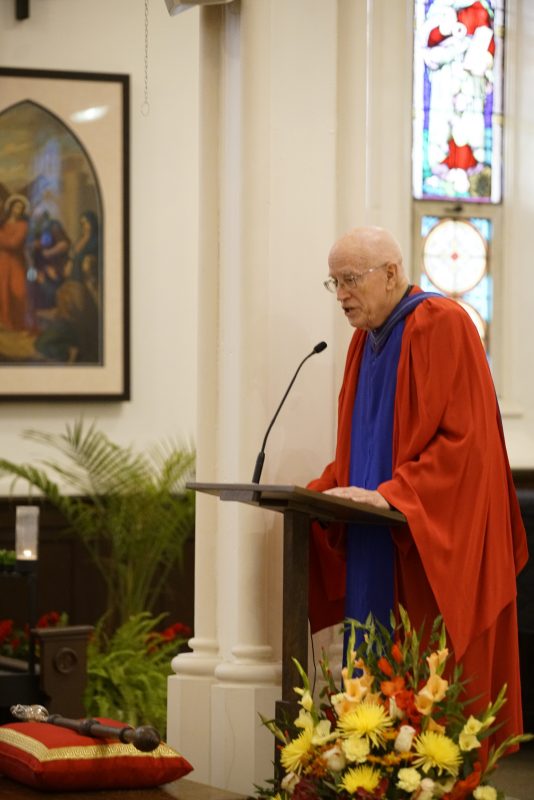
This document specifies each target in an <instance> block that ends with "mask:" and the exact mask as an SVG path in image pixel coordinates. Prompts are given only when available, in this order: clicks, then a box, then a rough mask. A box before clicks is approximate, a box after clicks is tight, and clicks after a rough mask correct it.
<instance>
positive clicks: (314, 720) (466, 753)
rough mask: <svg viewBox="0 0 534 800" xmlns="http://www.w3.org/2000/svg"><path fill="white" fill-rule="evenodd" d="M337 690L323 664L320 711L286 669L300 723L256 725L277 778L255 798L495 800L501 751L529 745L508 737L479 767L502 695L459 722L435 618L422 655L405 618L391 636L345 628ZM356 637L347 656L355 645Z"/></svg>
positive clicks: (366, 627) (373, 624)
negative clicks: (491, 778) (271, 739)
mask: <svg viewBox="0 0 534 800" xmlns="http://www.w3.org/2000/svg"><path fill="white" fill-rule="evenodd" d="M350 625H351V628H350V635H349V639H348V647H347V659H346V663H347V665H346V666H345V667H344V668H343V670H342V676H343V690H339V689H338V688H337V687H336V685H335V683H334V680H333V677H332V673H331V670H330V668H329V665H328V662H327V659H326V656H325V654H324V653H323V658H322V660H321V669H322V672H323V675H324V679H325V688H324V689H323V691H322V692H321V697H322V698H323V699H324V702H322V703H321V704H320V705H319V706H318V705H317V704H316V702H315V701H314V699H313V694H312V690H311V688H310V683H309V680H308V677H307V675H306V673H305V672H304V670H303V669H302V667H301V666H300V664H299V663H298V662H297V661H295V662H294V663H295V665H296V667H297V669H298V671H299V674H300V676H301V679H302V687H299V688H296V689H295V692H297V694H298V695H299V697H300V700H299V701H298V703H299V705H300V707H301V708H300V713H299V715H298V717H297V719H295V720H294V721H293V722H292V723H290V724H288V725H284V724H283V723H280V722H279V721H272V720H266V719H263V718H262V721H263V723H264V724H265V725H266V726H267V727H268V728H269V730H270V731H271V732H272V733H273V734H274V736H275V737H276V739H277V743H278V746H279V756H280V759H279V760H280V769H278V770H277V773H282V774H277V775H276V777H275V779H274V781H272V785H270V786H269V787H268V788H263V789H262V788H259V794H260V797H271V798H272V797H274V798H275V800H289V798H291V800H322V799H323V798H332V799H333V798H336V800H337V798H338V797H340V798H346V800H349V799H350V798H357V799H358V800H364V799H365V800H371V798H373V799H375V798H376V799H377V800H378V798H385V799H387V800H405V799H406V800H407V799H408V798H410V800H432V799H433V798H441V799H442V800H467V798H475V800H498V798H502V797H503V795H502V793H499V792H498V790H497V789H495V788H494V787H493V786H490V785H488V784H487V780H486V779H487V776H488V775H489V774H490V773H491V772H492V771H493V769H494V768H495V765H496V763H497V761H498V759H499V758H500V757H501V756H502V755H503V754H504V753H505V752H506V750H508V748H509V747H511V746H513V745H516V744H518V743H519V742H524V741H527V740H529V739H532V738H533V737H532V736H531V735H527V734H522V735H517V736H512V737H509V738H508V739H507V740H506V741H504V742H503V743H501V744H500V745H499V747H497V748H496V749H492V750H490V752H489V756H488V759H487V763H486V764H485V765H484V766H483V764H482V761H483V760H482V759H481V758H480V755H479V753H480V748H481V746H482V742H483V740H484V739H485V738H487V737H488V736H490V735H491V734H492V733H493V732H494V731H495V730H496V727H498V724H497V726H496V725H495V722H496V718H497V715H498V713H499V711H500V709H501V708H502V706H503V705H504V703H505V702H506V697H505V695H506V687H503V688H502V690H501V692H500V693H499V695H498V697H497V698H496V700H495V701H494V702H492V703H490V704H489V706H488V707H487V708H486V710H485V711H484V712H483V713H481V714H479V715H469V716H468V717H467V718H466V716H465V714H464V703H462V701H461V699H460V698H461V694H462V690H463V688H464V686H465V683H463V682H461V681H460V678H461V668H460V667H458V666H457V667H455V669H454V671H453V674H452V675H451V676H449V677H450V680H447V679H446V678H445V677H444V674H445V666H446V662H447V659H448V649H447V647H446V633H445V628H444V626H443V623H442V621H441V619H440V618H438V619H437V620H436V621H435V622H434V625H433V627H432V631H431V634H430V637H429V640H428V642H429V643H428V647H427V648H426V649H425V650H424V651H423V650H422V646H421V639H422V634H421V632H417V631H415V630H414V629H413V628H412V626H411V623H410V620H409V618H408V616H407V614H406V612H405V610H404V609H401V610H400V623H399V624H398V625H397V626H396V625H395V620H394V619H393V618H392V620H391V631H394V633H391V631H390V630H388V629H387V628H386V627H384V626H383V625H381V624H380V623H378V622H377V621H376V620H375V619H374V618H373V617H372V616H370V617H369V618H368V619H367V620H366V622H365V624H361V623H358V622H352V621H351V622H350ZM357 631H360V633H359V634H358V635H359V636H362V635H363V640H362V641H361V644H360V645H359V646H358V647H356V635H357V633H356V632H357Z"/></svg>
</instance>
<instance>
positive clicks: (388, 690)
mask: <svg viewBox="0 0 534 800" xmlns="http://www.w3.org/2000/svg"><path fill="white" fill-rule="evenodd" d="M404 688H405V684H404V678H403V677H401V676H400V675H396V676H395V677H394V678H393V680H391V681H382V682H381V683H380V691H381V692H382V694H384V695H385V696H386V697H391V696H392V695H394V694H397V693H398V692H402V690H403V689H404Z"/></svg>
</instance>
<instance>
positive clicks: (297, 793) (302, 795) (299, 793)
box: [291, 778, 319, 800]
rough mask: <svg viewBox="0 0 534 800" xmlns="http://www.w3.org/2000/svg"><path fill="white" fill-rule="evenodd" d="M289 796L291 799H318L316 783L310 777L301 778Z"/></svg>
mask: <svg viewBox="0 0 534 800" xmlns="http://www.w3.org/2000/svg"><path fill="white" fill-rule="evenodd" d="M291 797H292V800H319V792H318V791H317V784H316V783H315V781H313V780H312V779H311V778H301V779H300V781H299V782H298V783H297V785H296V786H295V789H294V791H293V794H292V795H291Z"/></svg>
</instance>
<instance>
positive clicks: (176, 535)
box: [0, 420, 195, 630]
mask: <svg viewBox="0 0 534 800" xmlns="http://www.w3.org/2000/svg"><path fill="white" fill-rule="evenodd" d="M23 436H24V438H26V439H29V440H32V441H34V442H37V443H39V444H42V445H45V446H48V447H51V448H52V449H53V450H55V451H56V452H57V453H59V454H60V455H61V459H60V460H54V459H49V458H47V459H42V460H41V461H40V462H39V466H33V465H31V464H15V463H13V462H11V461H8V460H6V459H0V474H4V475H5V474H9V475H13V476H14V482H16V481H17V480H19V479H24V480H26V481H27V482H28V483H29V484H30V486H32V487H35V488H36V489H38V490H39V491H40V492H42V494H43V495H44V496H45V497H46V498H47V499H48V500H49V501H50V502H51V503H52V504H53V505H54V506H56V508H58V509H59V511H60V512H61V513H62V515H63V516H64V517H65V519H66V521H67V522H68V523H69V527H70V528H71V529H72V530H74V531H75V532H77V533H78V535H79V536H80V537H81V539H82V540H83V542H84V544H85V546H86V547H87V549H88V551H89V553H90V555H91V557H92V559H93V561H94V563H95V565H96V567H97V568H98V570H99V571H100V573H101V574H102V577H103V579H104V581H105V585H106V589H107V609H108V610H107V612H106V622H107V627H108V630H114V629H115V628H116V627H118V626H120V625H122V624H123V623H125V622H126V621H127V620H128V619H129V618H130V616H132V615H136V614H139V613H141V612H146V611H148V612H151V611H153V609H154V605H155V603H156V601H157V599H158V597H159V596H160V594H161V592H162V590H163V588H164V586H165V584H166V581H167V579H168V577H169V573H170V572H171V570H172V569H173V568H174V567H175V566H176V565H177V564H181V562H182V557H183V549H184V544H185V542H186V540H187V539H188V538H189V537H190V536H191V535H192V532H193V526H194V500H193V496H192V492H191V491H189V490H186V489H185V483H186V481H187V480H188V479H189V478H191V477H192V474H193V470H194V460H195V455H194V451H193V449H192V448H184V447H179V446H177V445H173V444H172V443H170V442H167V443H164V444H160V445H158V446H154V447H153V448H152V449H151V450H150V451H148V452H147V453H146V454H145V453H135V452H134V451H133V450H132V448H131V447H122V446H119V445H117V444H115V443H114V442H112V441H111V440H110V439H109V438H108V437H107V436H106V434H104V433H103V432H102V431H99V430H97V429H96V424H95V423H94V422H93V424H91V425H90V426H89V427H88V428H86V427H85V425H84V422H83V420H79V421H77V422H75V423H74V424H73V425H72V426H71V425H67V428H66V432H65V433H62V434H54V433H51V434H50V433H43V432H40V431H36V430H28V431H26V432H25V433H24V434H23ZM52 476H53V477H52Z"/></svg>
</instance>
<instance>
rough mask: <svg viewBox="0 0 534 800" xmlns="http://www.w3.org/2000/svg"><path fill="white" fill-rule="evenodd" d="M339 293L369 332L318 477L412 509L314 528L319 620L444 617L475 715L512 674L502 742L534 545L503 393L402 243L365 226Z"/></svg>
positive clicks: (469, 333) (512, 718) (315, 618)
mask: <svg viewBox="0 0 534 800" xmlns="http://www.w3.org/2000/svg"><path fill="white" fill-rule="evenodd" d="M329 268H330V277H329V279H328V280H327V281H326V282H325V285H326V288H327V289H329V290H331V291H332V292H335V293H336V295H337V299H338V301H339V303H340V305H341V308H342V310H343V313H344V314H345V316H346V317H347V319H348V321H349V323H350V324H351V325H352V326H353V327H355V328H356V331H355V333H354V336H353V338H352V341H351V344H350V347H349V350H348V355H347V361H346V367H345V375H344V379H343V386H342V388H341V393H340V396H339V408H338V413H339V417H338V435H337V448H336V456H335V460H334V461H333V462H332V463H331V464H329V465H328V466H327V467H326V469H325V470H324V472H323V474H322V475H321V477H320V478H318V479H317V480H315V481H312V483H311V484H310V485H309V488H312V489H315V490H317V491H326V492H328V493H330V494H334V495H339V496H342V497H350V498H352V499H354V500H356V501H358V502H364V503H370V504H372V505H375V506H377V507H379V508H389V507H393V508H396V509H398V510H399V511H401V512H402V513H403V514H404V515H405V517H406V519H407V523H408V524H407V525H405V526H401V527H398V528H393V529H391V530H389V529H387V528H384V529H381V528H376V527H369V528H366V527H364V526H355V527H351V526H349V528H348V530H347V531H346V534H344V535H343V536H342V538H341V540H340V538H339V537H338V536H336V532H335V531H331V532H325V531H324V530H321V529H319V528H317V529H314V530H313V532H312V552H311V567H310V569H311V574H310V586H311V598H310V620H311V625H312V630H313V631H315V630H319V629H320V628H322V627H325V626H326V625H330V624H334V623H335V622H339V621H340V620H342V619H343V617H351V618H355V619H359V620H365V618H366V617H367V614H368V613H369V612H373V613H374V614H375V615H376V616H378V618H379V619H381V620H382V621H384V622H386V623H387V620H388V613H389V609H390V608H394V607H395V606H396V605H397V604H402V605H403V606H404V607H405V608H406V609H407V611H408V613H409V615H410V617H411V619H412V622H413V623H414V625H415V626H416V627H419V626H420V625H421V624H422V623H423V622H424V621H426V623H427V625H428V626H429V625H430V624H431V623H432V621H433V620H434V618H435V617H436V616H437V615H438V614H441V615H442V616H443V619H444V621H445V625H446V627H447V631H448V634H449V638H450V641H451V643H452V648H453V655H454V659H455V661H456V662H458V661H461V663H462V664H463V666H464V676H465V677H469V678H470V679H472V680H471V683H470V684H469V686H468V688H467V692H468V695H470V696H471V697H473V696H475V695H481V697H480V698H479V699H478V700H476V701H475V702H474V704H473V705H472V706H470V707H469V709H468V710H469V711H475V710H478V709H480V708H482V707H485V706H486V705H487V703H488V702H489V700H490V698H492V699H494V698H495V697H496V696H497V693H498V692H499V690H500V689H501V687H502V685H503V684H504V683H507V684H508V703H507V706H506V707H505V710H506V717H507V718H506V721H505V722H504V724H503V726H502V728H501V729H500V730H499V731H498V733H497V739H498V741H500V740H502V739H504V738H505V737H506V736H508V735H509V734H511V733H519V732H521V730H522V720H521V697H520V678H519V658H518V643H517V615H516V602H515V597H516V574H517V573H518V572H519V571H520V570H521V569H522V567H523V566H524V564H525V562H526V560H527V558H528V554H527V546H526V535H525V530H524V527H523V523H522V520H521V515H520V511H519V506H518V502H517V498H516V494H515V490H514V487H513V483H512V477H511V473H510V467H509V464H508V458H507V455H506V449H505V443H504V437H503V431H502V425H501V419H500V414H499V408H498V405H497V399H496V395H495V389H494V387H493V382H492V379H491V375H490V370H489V368H488V363H487V359H486V355H485V352H484V349H483V347H482V343H481V341H480V338H479V335H478V333H477V331H476V329H475V327H474V325H473V324H472V322H471V320H470V319H469V316H468V315H467V314H466V313H465V311H464V310H463V309H462V308H461V307H460V306H459V305H458V304H457V303H455V302H453V301H451V300H448V299H445V298H443V297H440V296H438V295H434V294H426V293H424V292H422V291H421V290H420V289H419V288H418V287H412V286H410V285H409V284H408V279H407V277H406V274H405V272H404V269H403V264H402V256H401V252H400V248H399V245H398V244H397V242H396V241H395V239H394V238H393V237H392V236H391V235H390V234H389V233H388V232H386V231H384V230H382V229H380V228H356V229H355V230H352V231H350V232H349V233H347V234H346V235H345V236H343V237H342V238H341V239H340V240H339V241H338V242H336V244H334V246H333V247H332V250H331V251H330V256H329Z"/></svg>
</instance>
